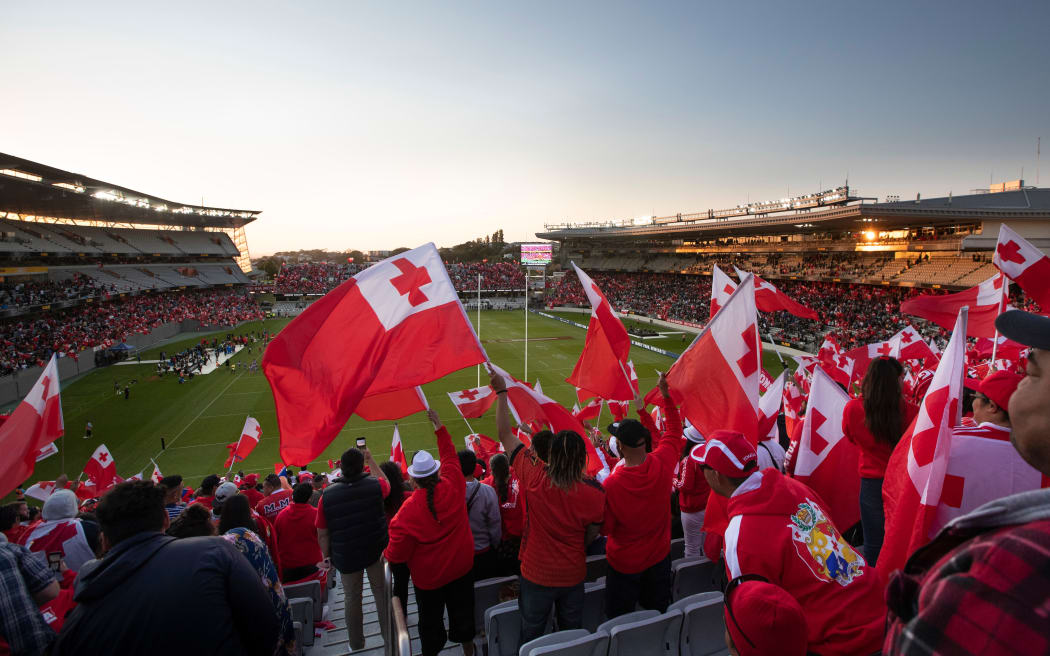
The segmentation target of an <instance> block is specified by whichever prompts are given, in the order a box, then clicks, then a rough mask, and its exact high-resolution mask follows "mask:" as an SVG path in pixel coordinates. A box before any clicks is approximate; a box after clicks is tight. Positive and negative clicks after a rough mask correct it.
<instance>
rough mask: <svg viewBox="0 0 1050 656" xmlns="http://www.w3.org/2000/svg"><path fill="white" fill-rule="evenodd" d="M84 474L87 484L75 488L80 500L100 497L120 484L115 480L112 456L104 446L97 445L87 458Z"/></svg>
mask: <svg viewBox="0 0 1050 656" xmlns="http://www.w3.org/2000/svg"><path fill="white" fill-rule="evenodd" d="M84 473H85V474H86V475H87V478H88V482H87V483H86V484H84V485H81V486H80V487H79V488H77V496H78V497H80V498H81V499H92V498H96V497H100V496H102V495H103V494H105V493H106V491H107V490H109V488H111V487H113V486H114V485H116V484H117V483H119V482H120V480H119V479H118V478H117V463H115V462H114V461H113V455H112V454H111V453H110V452H109V448H108V447H107V446H106V445H105V444H99V445H98V448H97V449H95V452H94V453H92V454H91V457H90V458H88V461H87V463H86V464H85V465H84Z"/></svg>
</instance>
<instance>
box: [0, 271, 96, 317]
mask: <svg viewBox="0 0 1050 656" xmlns="http://www.w3.org/2000/svg"><path fill="white" fill-rule="evenodd" d="M109 291H112V290H110V289H107V288H106V286H105V285H103V284H101V283H99V282H98V281H97V280H94V279H92V278H89V277H88V276H85V275H82V274H79V273H77V274H74V275H73V277H72V278H68V279H66V280H51V279H42V280H26V281H21V282H5V283H0V310H7V309H11V308H18V307H25V306H30V305H47V304H49V303H55V302H57V301H67V300H70V299H74V298H85V297H90V296H98V295H99V294H104V293H106V292H109Z"/></svg>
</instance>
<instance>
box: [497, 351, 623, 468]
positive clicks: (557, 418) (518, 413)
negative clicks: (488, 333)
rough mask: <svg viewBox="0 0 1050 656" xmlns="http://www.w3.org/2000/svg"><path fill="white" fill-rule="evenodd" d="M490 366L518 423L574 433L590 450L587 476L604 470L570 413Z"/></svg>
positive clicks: (583, 431) (555, 402)
mask: <svg viewBox="0 0 1050 656" xmlns="http://www.w3.org/2000/svg"><path fill="white" fill-rule="evenodd" d="M487 366H488V367H489V368H491V369H492V370H493V371H495V372H496V373H498V374H499V375H500V376H502V377H503V380H504V381H506V383H507V403H508V405H509V406H510V411H511V413H512V414H513V415H514V418H515V420H516V421H517V423H518V424H527V425H532V426H544V427H547V428H549V429H550V430H552V431H554V432H555V433H558V432H559V431H563V430H571V431H574V432H575V433H576V434H577V435H579V436H580V437H582V438H583V442H584V447H585V448H586V449H587V469H586V471H587V473H588V475H590V476H593V475H594V474H595V473H597V472H598V471H600V470H601V468H602V463H601V460H599V459H598V454H597V453H596V452H595V451H594V445H593V444H591V441H590V440H589V439H587V430H586V429H585V428H584V427H583V424H581V423H580V421H579V420H578V419H576V418H575V417H573V416H572V413H571V412H569V411H568V410H567V409H566V408H564V407H562V405H561V404H559V403H558V402H557V401H555V400H554V399H552V398H550V397H548V396H546V395H544V394H543V393H542V392H537V391H536V390H534V389H532V388H531V387H529V386H528V384H526V383H523V382H521V381H520V380H518V379H517V378H514V377H513V376H511V375H510V374H508V373H507V372H506V371H504V370H503V369H501V368H500V367H498V366H496V365H495V364H494V363H492V362H489V363H488V365H487ZM493 396H495V394H493ZM522 441H524V440H522Z"/></svg>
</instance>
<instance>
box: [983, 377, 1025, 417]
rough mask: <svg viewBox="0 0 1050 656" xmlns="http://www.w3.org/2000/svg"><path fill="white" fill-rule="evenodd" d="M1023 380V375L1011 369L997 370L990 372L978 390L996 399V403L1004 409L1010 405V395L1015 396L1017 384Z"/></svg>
mask: <svg viewBox="0 0 1050 656" xmlns="http://www.w3.org/2000/svg"><path fill="white" fill-rule="evenodd" d="M1020 382H1021V376H1019V375H1018V374H1015V373H1012V372H1009V371H996V372H993V373H990V374H988V375H987V376H986V377H985V379H984V380H982V381H981V384H980V385H979V386H978V387H977V391H978V392H980V393H981V394H984V395H985V396H986V397H988V398H989V399H991V400H992V401H995V405H997V406H999V407H1000V408H1002V409H1003V410H1004V411H1005V410H1006V409H1007V407H1008V406H1009V405H1010V397H1011V396H1013V393H1014V390H1015V389H1017V384H1018V383H1020Z"/></svg>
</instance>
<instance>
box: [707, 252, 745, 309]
mask: <svg viewBox="0 0 1050 656" xmlns="http://www.w3.org/2000/svg"><path fill="white" fill-rule="evenodd" d="M741 279H743V278H741ZM735 291H736V283H735V282H733V279H732V278H730V277H729V276H728V275H726V272H725V271H722V270H721V269H719V268H718V265H717V264H712V265H711V316H712V317H714V316H715V315H716V314H718V311H719V310H721V309H722V308H723V307H725V304H726V301H728V300H729V297H730V296H732V295H733V292H735Z"/></svg>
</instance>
